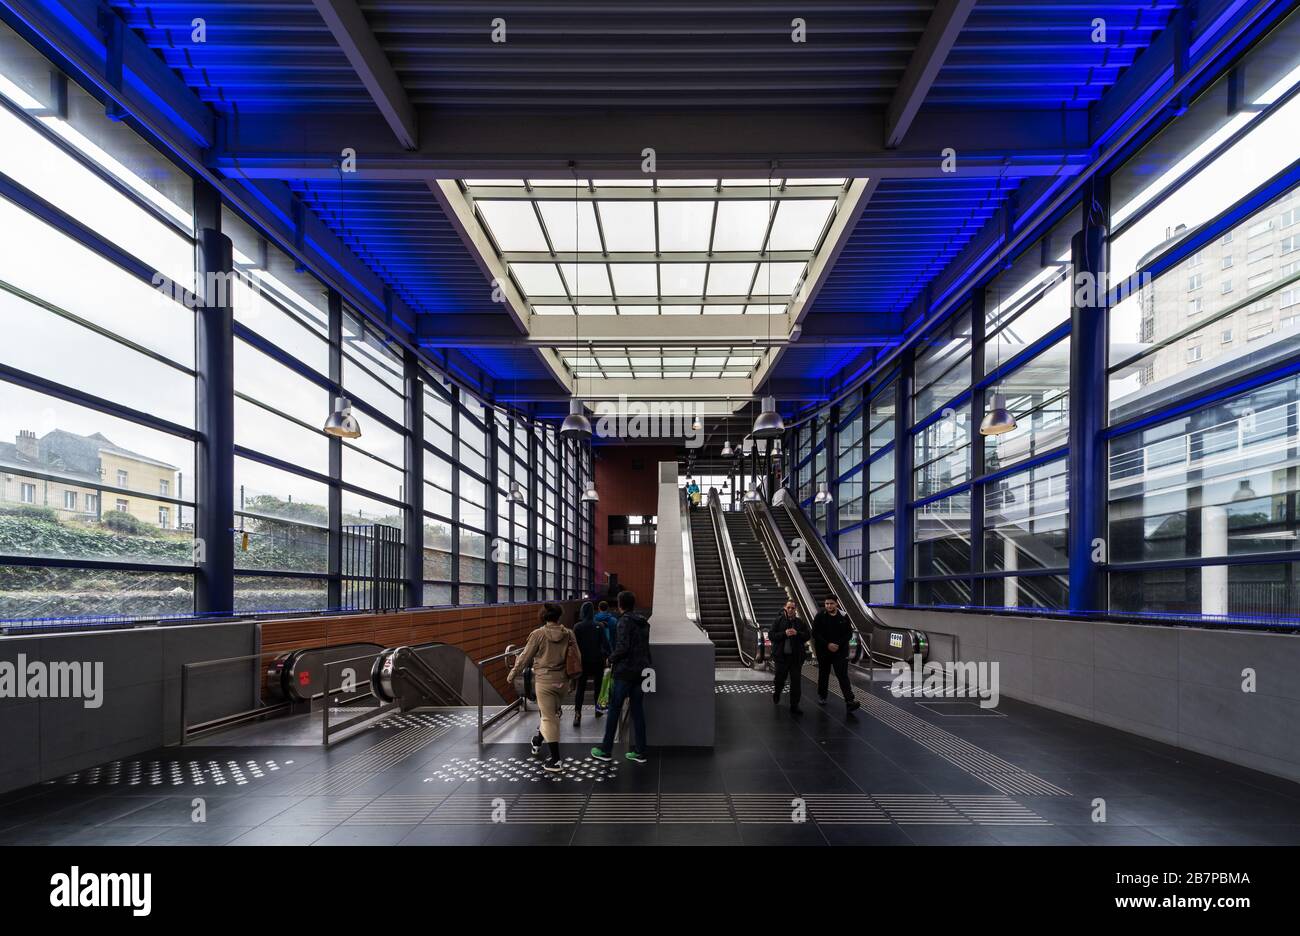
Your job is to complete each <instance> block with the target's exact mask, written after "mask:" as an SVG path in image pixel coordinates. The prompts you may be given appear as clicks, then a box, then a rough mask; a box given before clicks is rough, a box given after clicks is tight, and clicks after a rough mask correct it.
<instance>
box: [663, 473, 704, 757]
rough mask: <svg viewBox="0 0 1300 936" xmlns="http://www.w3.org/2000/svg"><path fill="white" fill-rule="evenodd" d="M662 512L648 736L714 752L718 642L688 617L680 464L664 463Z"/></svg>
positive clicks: (665, 742) (664, 741)
mask: <svg viewBox="0 0 1300 936" xmlns="http://www.w3.org/2000/svg"><path fill="white" fill-rule="evenodd" d="M658 509H659V531H658V536H657V539H658V547H657V548H656V550H655V594H654V615H653V616H652V617H651V618H650V653H651V654H652V655H653V657H654V670H655V677H656V686H655V692H654V693H652V694H650V695H647V696H646V734H647V736H648V740H649V742H650V744H653V745H656V746H670V747H678V746H680V747H712V746H713V740H714V728H715V719H714V695H713V665H714V649H713V641H711V640H709V638H708V635H707V634H705V633H704V631H702V630H700V628H699V627H698V626H697V625H696V624H695V623H694V622H693V621H691V620H689V619H688V618H687V617H686V575H685V564H684V563H683V561H682V527H681V513H680V507H679V505H678V493H677V462H676V461H671V462H667V461H666V462H661V463H660V464H659V508H658Z"/></svg>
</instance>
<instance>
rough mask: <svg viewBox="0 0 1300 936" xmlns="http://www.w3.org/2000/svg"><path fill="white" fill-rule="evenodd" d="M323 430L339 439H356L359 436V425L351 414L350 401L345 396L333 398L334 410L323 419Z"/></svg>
mask: <svg viewBox="0 0 1300 936" xmlns="http://www.w3.org/2000/svg"><path fill="white" fill-rule="evenodd" d="M324 432H325V434H326V435H332V436H337V437H338V438H340V439H356V438H359V437H360V436H361V425H360V424H359V423H358V422H357V418H356V417H355V416H353V415H352V401H351V400H349V399H348V398H347V397H342V396H341V397H335V398H334V412H332V413H330V415H329V418H328V419H326V420H325V428H324Z"/></svg>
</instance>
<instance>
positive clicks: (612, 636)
mask: <svg viewBox="0 0 1300 936" xmlns="http://www.w3.org/2000/svg"><path fill="white" fill-rule="evenodd" d="M614 604H615V607H617V605H618V597H617V596H615V598H614ZM596 607H597V608H598V609H599V610H597V611H596V623H597V624H598V625H600V629H601V632H602V633H603V634H604V635H605V648H606V649H605V664H606V666H608V665H609V654H610V653H612V652H613V650H614V641H615V640H616V639H617V638H618V615H617V614H616V613H614V612H613V611H611V610H610V609H609V602H608V601H603V600H602V601H601V602H600V604H599V605H597V606H596ZM610 678H611V680H612V679H613V676H612V674H611V677H610ZM604 687H605V677H604V674H601V681H600V685H598V686H597V687H596V717H597V718H600V717H601V716H602V715H604V714H605V708H606V706H607V705H608V704H609V698H608V693H605V692H604ZM602 696H604V697H605V699H604V702H603V703H602V702H601V697H602Z"/></svg>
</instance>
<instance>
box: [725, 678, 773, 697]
mask: <svg viewBox="0 0 1300 936" xmlns="http://www.w3.org/2000/svg"><path fill="white" fill-rule="evenodd" d="M763 693H765V694H767V695H771V694H772V680H770V679H769V680H768V681H767V682H718V683H714V684H713V694H714V695H759V694H763Z"/></svg>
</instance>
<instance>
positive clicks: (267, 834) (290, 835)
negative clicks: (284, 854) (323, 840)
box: [227, 825, 333, 845]
mask: <svg viewBox="0 0 1300 936" xmlns="http://www.w3.org/2000/svg"><path fill="white" fill-rule="evenodd" d="M332 828H333V826H324V825H316V826H312V825H299V826H269V825H264V826H258V827H257V828H255V829H250V830H249V831H247V832H245V833H243V834H242V835H240V836H239V837H238V838H235V839H232V840H231V841H230V842H228V843H227V844H228V845H310V844H311V843H312V842H314V841H316V840H317V839H318V838H320V837H321V836H322V835H324V834H325V833H326V832H329V831H330V830H331V829H332Z"/></svg>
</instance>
